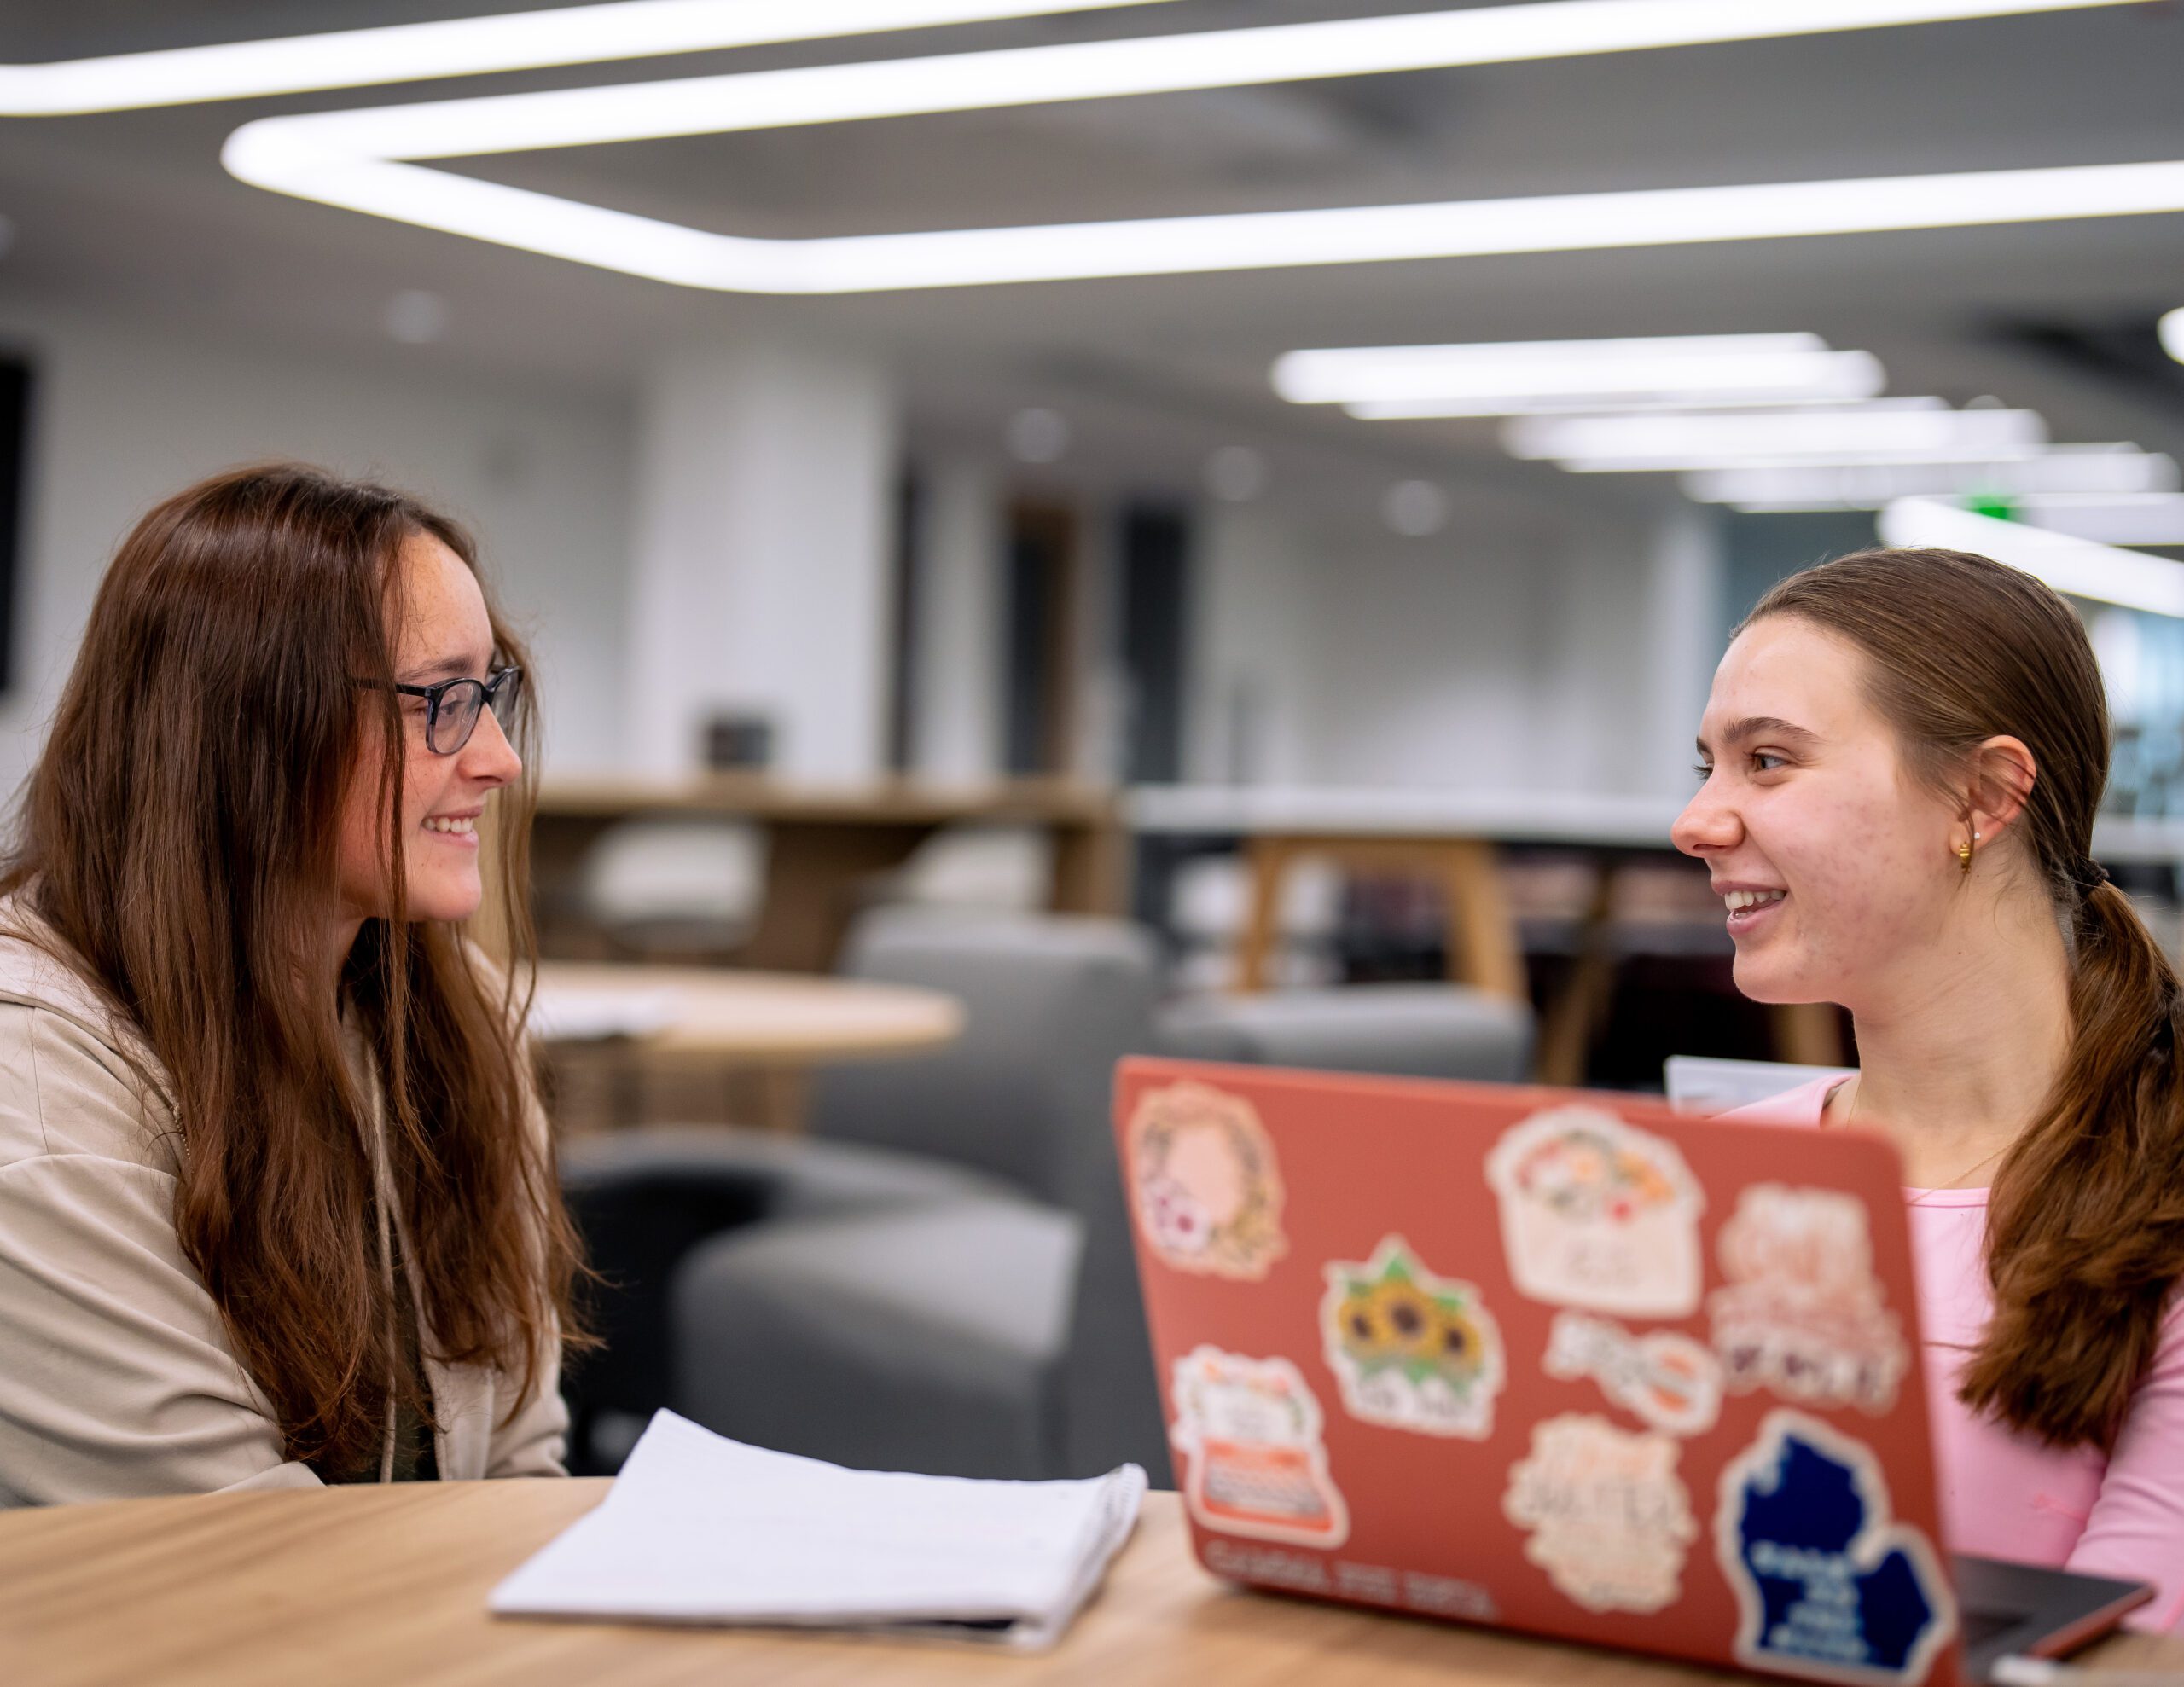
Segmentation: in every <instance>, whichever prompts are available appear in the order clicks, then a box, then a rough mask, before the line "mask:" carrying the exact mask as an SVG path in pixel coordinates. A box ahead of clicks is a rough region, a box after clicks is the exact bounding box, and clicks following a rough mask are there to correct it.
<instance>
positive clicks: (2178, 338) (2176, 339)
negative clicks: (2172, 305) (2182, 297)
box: [2156, 305, 2184, 363]
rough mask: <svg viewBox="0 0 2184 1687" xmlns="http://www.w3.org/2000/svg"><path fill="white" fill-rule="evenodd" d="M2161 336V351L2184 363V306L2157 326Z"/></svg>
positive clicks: (2171, 313) (2173, 311) (2164, 318)
mask: <svg viewBox="0 0 2184 1687" xmlns="http://www.w3.org/2000/svg"><path fill="white" fill-rule="evenodd" d="M2156 328H2157V331H2158V333H2160V335H2161V349H2162V350H2163V351H2166V352H2167V353H2168V354H2169V356H2170V357H2174V358H2175V360H2176V361H2177V362H2180V363H2184V305H2179V306H2178V307H2177V308H2176V309H2175V310H2172V311H2170V312H2169V314H2168V315H2167V316H2164V317H2163V318H2162V319H2161V321H2160V322H2158V324H2156Z"/></svg>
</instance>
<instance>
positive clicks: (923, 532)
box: [910, 462, 1008, 781]
mask: <svg viewBox="0 0 2184 1687" xmlns="http://www.w3.org/2000/svg"><path fill="white" fill-rule="evenodd" d="M924 490H925V496H924V498H923V500H922V507H921V510H920V512H919V535H918V547H917V549H918V561H919V567H918V580H917V588H916V591H915V595H914V598H913V605H914V608H913V617H914V621H913V626H912V629H911V638H912V641H913V647H914V649H915V652H916V654H915V658H914V661H913V672H914V675H915V687H916V694H915V697H914V698H913V699H912V701H911V705H910V723H911V742H910V765H911V767H912V768H915V770H916V771H917V772H918V773H919V774H922V775H924V776H925V777H926V778H928V779H932V780H956V781H976V780H988V779H992V778H994V777H996V775H997V774H999V773H1000V771H1001V761H1002V722H1001V704H1002V686H1003V684H1004V683H1005V681H1004V675H1003V668H1004V664H1005V663H1006V661H1007V651H1006V648H1005V643H1004V639H1005V634H1006V631H1007V629H1006V627H1005V625H1004V623H1003V617H1002V562H1003V560H1004V557H1003V552H1004V550H1005V548H1006V547H1007V545H1008V516H1007V512H1006V509H1005V508H1004V507H1003V501H1002V499H1003V494H1002V484H1001V481H1000V478H999V477H998V476H996V474H995V473H994V472H993V471H992V470H990V469H989V468H987V467H985V466H984V465H982V464H977V463H967V462H944V463H938V464H936V465H934V466H933V467H932V468H931V469H929V470H928V472H926V477H925V488H924Z"/></svg>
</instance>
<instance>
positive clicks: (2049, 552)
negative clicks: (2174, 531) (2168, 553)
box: [1879, 498, 2184, 618]
mask: <svg viewBox="0 0 2184 1687" xmlns="http://www.w3.org/2000/svg"><path fill="white" fill-rule="evenodd" d="M1879 526H1880V536H1881V538H1882V539H1883V541H1885V542H1886V543H1888V544H1891V545H1898V546H1907V547H1918V546H1935V547H1938V548H1943V549H1947V550H1956V551H1972V552H1974V553H1976V554H1979V555H1981V556H1989V557H1992V558H1993V559H1995V561H1996V562H2002V563H2007V564H2008V565H2010V566H2011V567H2013V568H2021V569H2023V570H2024V571H2025V572H2026V573H2027V574H2030V575H2031V576H2032V577H2033V578H2035V579H2036V580H2042V581H2044V582H2046V583H2047V584H2048V585H2050V586H2052V587H2053V588H2055V589H2056V590H2057V591H2059V592H2063V593H2066V594H2069V595H2070V596H2071V597H2078V598H2093V599H2095V600H2098V601H2100V602H2101V603H2117V604H2122V605H2123V606H2124V607H2125V608H2127V609H2143V610H2146V611H2148V612H2152V613H2153V614H2155V615H2169V616H2175V617H2179V618H2184V562H2171V561H2169V560H2168V559H2166V558H2164V557H2156V556H2146V555H2144V554H2141V553H2140V552H2138V551H2128V550H2122V549H2119V548H2117V547H2115V546H2113V545H2099V544H2094V542H2091V541H2090V540H2086V539H2074V538H2071V536H2068V535H2067V534H2062V533H2050V532H2047V530H2044V529H2042V528H2038V527H2028V526H2026V525H2024V523H2023V522H2019V521H1998V520H1996V519H1995V518H1994V517H1993V516H1988V515H1979V514H1976V513H1973V512H1972V511H1971V510H1966V509H1958V508H1956V507H1954V506H1952V505H1949V504H1943V503H1935V502H1931V501H1928V500H1926V499H1924V498H1905V499H1901V500H1899V501H1896V502H1895V503H1892V504H1891V505H1889V506H1888V507H1887V508H1885V509H1884V510H1883V511H1882V512H1881V515H1880V523H1879Z"/></svg>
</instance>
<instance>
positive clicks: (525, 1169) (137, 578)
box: [0, 465, 575, 1504]
mask: <svg viewBox="0 0 2184 1687" xmlns="http://www.w3.org/2000/svg"><path fill="white" fill-rule="evenodd" d="M521 661H522V656H521V652H520V651H519V649H518V648H517V646H516V645H515V642H514V640H513V638H512V637H511V636H510V635H509V633H508V629H506V628H505V627H504V626H503V625H502V623H501V622H500V620H499V619H498V617H496V616H495V615H494V613H493V612H492V610H491V607H490V606H489V605H488V603H487V601H486V599H485V594H484V593H483V591H482V589H481V588H480V586H479V580H478V577H477V573H476V565H475V557H474V554H473V551H472V548H471V546H470V542H469V541H468V539H467V538H466V537H465V536H464V535H463V533H462V530H461V529H459V528H457V527H456V526H455V525H453V524H452V523H450V521H448V520H447V519H445V518H444V517H443V516H440V515H439V514H436V513H433V511H431V510H429V509H427V508H426V507H423V506H422V505H420V504H418V503H416V502H415V501H413V500H411V499H410V498H407V497H404V496H402V495H401V494H399V493H396V492H391V491H388V490H386V489H384V488H381V487H379V486H375V485H370V484H362V483H357V482H352V481H346V480H340V479H336V478H333V477H331V476H328V475H326V474H322V473H320V472H317V471H314V470H311V469H306V468H302V467H295V466H293V465H287V466H276V467H268V468H261V469H250V470H244V471H240V472H235V473H230V474H225V475H222V476H219V477H218V478H214V479H212V480H208V481H206V482H205V483H203V484H200V485H197V486H194V487H191V488H190V489H189V490H187V491H184V492H182V493H179V494H177V496H174V497H172V498H170V499H168V500H167V501H166V502H165V503H163V504H161V505H160V507H158V508H156V509H154V510H153V511H152V513H150V514H148V516H146V517H145V518H144V519H143V520H142V522H141V523H139V524H138V525H137V528H136V530H135V531H133V532H132V533H131V534H130V536H128V538H127V539H126V540H125V541H124V542H123V543H122V546H121V548H120V550H119V553H118V554H116V556H115V558H114V560H113V566H112V567H111V568H110V569H109V570H108V571H107V576H106V578H105V580H104V581H103V582H102V584H101V586H100V588H99V593H98V596H97V599H96V602H95V603H94V604H93V606H92V609H91V615H90V624H89V626H88V627H87V628H86V629H85V631H84V641H83V646H82V648H81V650H80V652H79V653H78V657H77V660H76V665H75V669H74V671H73V674H72V675H70V677H69V681H68V683H67V687H66V689H65V690H64V692H63V693H62V694H61V702H60V706H59V709H58V710H57V711H56V713H55V717H54V722H53V726H52V730H51V733H50V734H49V738H48V739H47V742H46V745H45V749H44V754H43V756H42V757H40V759H39V762H38V766H37V768H36V769H35V771H34V772H33V773H32V775H31V778H30V780H29V783H28V785H27V786H26V789H25V791H24V793H23V796H22V798H21V809H20V816H19V818H18V821H17V826H16V833H15V838H14V840H13V843H12V846H11V847H10V849H9V851H8V853H7V855H6V856H5V857H4V859H0V1504H26V1503H28V1504H41V1503H50V1502H55V1501H63V1500H86V1499H119V1498H126V1497H129V1496H131V1495H139V1494H154V1493H201V1492H205V1491H208V1490H211V1489H216V1488H228V1487H265V1486H295V1485H303V1486H311V1485H316V1484H317V1483H319V1482H322V1481H325V1482H340V1481H397V1480H406V1479H415V1478H425V1477H433V1476H439V1477H444V1478H456V1477H479V1476H499V1475H559V1474H561V1468H562V1467H561V1446H562V1435H563V1432H564V1429H565V1426H566V1413H565V1412H563V1409H562V1406H561V1400H560V1398H559V1396H558V1392H557V1388H556V1379H557V1377H558V1375H559V1365H560V1354H561V1346H562V1342H563V1340H564V1330H565V1328H566V1325H565V1315H566V1310H567V1293H568V1288H569V1284H570V1279H571V1274H572V1271H573V1270H574V1269H575V1247H574V1240H573V1238H572V1233H571V1232H570V1228H569V1226H568V1222H567V1220H566V1216H565V1215H564V1214H563V1211H562V1209H561V1203H560V1199H559V1196H558V1194H557V1192H556V1189H555V1180H554V1169H553V1163H552V1153H551V1148H550V1145H549V1140H548V1138H547V1135H546V1132H545V1128H544V1121H543V1117H542V1116H541V1115H540V1113H539V1110H538V1107H537V1102H536V1100H535V1099H534V1097H533V1095H532V1092H531V1081H530V1072H529V1068H528V1065H527V1063H526V1051H525V1050H524V1048H523V1046H522V1045H521V1043H520V1041H519V1037H518V1035H517V1028H518V1027H519V1025H520V1023H521V1013H520V1009H521V1003H520V1002H519V1001H518V1000H515V993H514V990H513V989H512V988H511V987H510V985H509V984H508V983H507V982H505V981H504V975H503V974H502V973H501V972H500V971H497V970H496V969H495V968H493V967H491V966H490V965H487V964H486V963H485V961H484V960H483V959H481V957H480V956H479V954H478V952H477V951H476V950H475V949H474V948H473V947H472V946H471V945H470V944H469V943H468V942H467V941H466V940H465V939H464V937H463V936H462V931H463V929H464V923H465V922H466V921H468V919H470V917H471V916H472V915H473V914H474V913H477V912H478V910H479V905H480V902H481V901H482V899H483V896H484V881H483V879H482V878H481V874H480V871H479V854H480V844H481V832H482V833H483V835H486V836H490V835H491V831H492V830H493V829H492V828H482V829H481V828H480V826H479V820H480V819H481V818H482V817H483V816H484V815H485V813H486V811H487V808H488V805H489V803H490V804H492V805H495V806H497V808H498V809H499V819H500V825H499V826H498V828H497V831H498V833H499V837H500V838H501V840H502V863H501V866H502V871H501V872H500V875H499V885H498V889H499V890H500V891H501V894H502V898H503V908H502V916H503V919H504V921H505V923H506V926H507V929H508V930H509V931H510V932H512V933H513V934H514V942H513V948H514V954H515V957H516V959H517V960H518V961H519V963H520V962H521V960H522V959H524V957H525V956H526V953H527V944H526V932H527V930H528V928H527V925H526V923H525V919H524V914H523V910H524V906H525V903H524V875H523V862H522V859H521V849H522V844H523V840H524V838H525V836H526V830H527V824H528V819H529V816H528V813H527V811H526V808H525V806H524V804H525V791H526V787H525V785H524V782H523V762H522V759H521V757H520V756H519V755H518V754H517V751H516V749H515V747H514V744H512V743H511V741H510V740H511V739H515V740H517V741H518V742H520V741H522V740H523V739H524V738H525V735H526V720H527V713H526V710H524V709H523V707H522V706H521V704H520V691H519V689H518V687H519V686H520V672H521V669H520V664H521ZM520 976H521V971H520V967H519V968H518V969H515V970H514V971H511V973H510V974H508V975H507V977H520Z"/></svg>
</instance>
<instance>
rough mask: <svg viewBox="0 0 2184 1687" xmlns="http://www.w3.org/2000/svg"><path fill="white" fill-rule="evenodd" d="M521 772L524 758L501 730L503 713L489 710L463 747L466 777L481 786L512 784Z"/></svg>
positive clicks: (463, 771)
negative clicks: (497, 713)
mask: <svg viewBox="0 0 2184 1687" xmlns="http://www.w3.org/2000/svg"><path fill="white" fill-rule="evenodd" d="M462 774H463V777H464V778H466V779H471V780H476V781H477V782H478V783H479V784H480V785H512V784H514V782H515V780H517V779H519V778H520V777H521V776H522V774H523V757H520V756H519V755H517V754H516V753H515V746H514V745H512V744H510V743H509V742H508V734H507V733H504V732H502V730H501V721H500V716H497V715H496V714H495V713H494V712H493V711H492V710H490V709H488V710H485V712H484V713H483V714H482V715H480V716H479V717H478V724H477V725H476V726H475V727H474V728H472V729H471V733H470V742H469V743H468V744H466V745H463V746H462Z"/></svg>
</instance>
